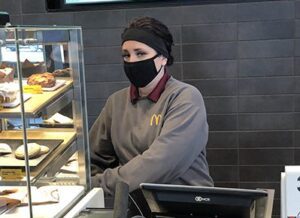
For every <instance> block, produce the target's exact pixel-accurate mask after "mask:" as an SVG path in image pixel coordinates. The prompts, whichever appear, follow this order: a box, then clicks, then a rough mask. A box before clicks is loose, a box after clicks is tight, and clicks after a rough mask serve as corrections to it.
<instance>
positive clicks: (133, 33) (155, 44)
mask: <svg viewBox="0 0 300 218" xmlns="http://www.w3.org/2000/svg"><path fill="white" fill-rule="evenodd" d="M128 40H134V41H138V42H142V43H145V44H146V45H148V46H150V47H151V48H153V49H154V50H155V51H156V52H157V53H159V54H162V55H163V56H164V57H166V58H168V57H169V52H168V50H167V48H166V44H165V42H164V41H163V39H161V38H160V37H159V36H157V35H155V34H154V33H151V32H150V31H146V30H144V29H137V28H129V29H127V30H126V31H125V32H124V33H123V34H122V45H123V43H124V42H125V41H128Z"/></svg>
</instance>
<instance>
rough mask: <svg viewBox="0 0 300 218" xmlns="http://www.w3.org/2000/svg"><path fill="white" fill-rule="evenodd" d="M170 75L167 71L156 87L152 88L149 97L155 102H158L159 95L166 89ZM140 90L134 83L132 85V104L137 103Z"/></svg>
mask: <svg viewBox="0 0 300 218" xmlns="http://www.w3.org/2000/svg"><path fill="white" fill-rule="evenodd" d="M170 77H171V76H170V75H169V74H168V73H165V74H164V75H163V77H162V78H161V79H160V81H159V82H158V84H157V85H156V87H155V88H154V89H153V90H152V92H151V93H150V94H149V95H148V96H147V98H148V99H149V100H151V101H153V102H155V103H156V102H157V101H158V99H159V97H160V96H161V93H163V91H164V90H165V87H166V84H167V82H168V80H169V79H170ZM139 97H140V95H139V90H138V88H137V87H135V86H134V85H132V84H131V85H130V100H131V103H132V104H135V103H136V102H137V101H138V99H139Z"/></svg>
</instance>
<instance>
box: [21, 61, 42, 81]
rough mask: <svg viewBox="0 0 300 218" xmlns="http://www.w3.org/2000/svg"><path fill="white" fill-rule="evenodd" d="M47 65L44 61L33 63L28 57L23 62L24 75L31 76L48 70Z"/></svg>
mask: <svg viewBox="0 0 300 218" xmlns="http://www.w3.org/2000/svg"><path fill="white" fill-rule="evenodd" d="M46 71H47V69H46V65H45V63H43V62H38V63H32V62H30V61H29V60H28V59H25V60H24V62H23V63H22V75H23V77H29V76H31V75H32V74H35V73H43V72H46Z"/></svg>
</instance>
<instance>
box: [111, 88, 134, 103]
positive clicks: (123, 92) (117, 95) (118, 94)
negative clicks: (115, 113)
mask: <svg viewBox="0 0 300 218" xmlns="http://www.w3.org/2000/svg"><path fill="white" fill-rule="evenodd" d="M128 94H129V87H125V88H122V89H120V90H117V91H115V92H114V93H112V94H111V95H110V96H109V97H108V99H107V102H119V103H121V102H122V101H125V100H126V99H127V98H128V97H129V96H128Z"/></svg>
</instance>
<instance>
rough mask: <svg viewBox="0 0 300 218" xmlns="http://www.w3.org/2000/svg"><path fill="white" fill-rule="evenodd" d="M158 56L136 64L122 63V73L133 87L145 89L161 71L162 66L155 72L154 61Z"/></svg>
mask: <svg viewBox="0 0 300 218" xmlns="http://www.w3.org/2000/svg"><path fill="white" fill-rule="evenodd" d="M158 56H159V54H157V55H155V56H154V57H152V58H149V59H147V60H143V61H137V62H126V61H124V71H125V73H126V76H127V77H128V79H129V81H130V82H131V83H132V84H133V85H134V86H135V87H138V88H140V87H145V86H146V85H148V84H149V83H150V82H151V81H152V80H153V79H154V78H155V77H156V76H157V74H158V73H159V72H160V71H161V69H162V67H163V66H161V68H160V69H159V71H157V70H156V67H155V63H154V59H155V58H157V57H158Z"/></svg>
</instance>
